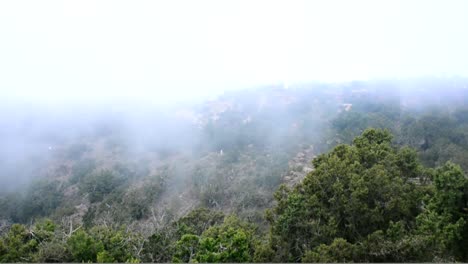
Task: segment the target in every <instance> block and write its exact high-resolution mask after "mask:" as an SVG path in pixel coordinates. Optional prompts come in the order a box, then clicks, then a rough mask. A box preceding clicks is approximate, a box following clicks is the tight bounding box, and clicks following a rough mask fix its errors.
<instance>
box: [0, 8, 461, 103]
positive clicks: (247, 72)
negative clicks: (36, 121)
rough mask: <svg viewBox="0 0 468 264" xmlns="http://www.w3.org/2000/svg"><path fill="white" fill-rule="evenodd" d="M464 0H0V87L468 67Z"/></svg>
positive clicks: (391, 74)
mask: <svg viewBox="0 0 468 264" xmlns="http://www.w3.org/2000/svg"><path fill="white" fill-rule="evenodd" d="M467 14H468V1H463V0H460V1H451V0H440V1H431V0H421V1H415V0H411V1H396V0H391V1H376V0H369V1H330V0H326V1H325V0H324V1H291V0H289V1H272V0H265V1H255V0H253V1H252V0H249V1H240V0H235V1H224V0H213V1H198V0H197V1H192V0H187V1H174V0H167V1H117V0H109V1H91V0H70V1H37V0H31V1H21V0H2V1H0V89H1V92H0V95H1V96H2V97H3V98H12V97H15V98H17V99H18V98H20V99H29V100H36V101H43V102H46V101H50V100H52V101H60V100H65V99H67V100H70V99H73V100H83V99H86V100H87V99H89V100H91V99H93V100H101V99H104V98H107V99H111V98H145V99H150V100H153V101H155V102H163V101H165V102H167V101H172V100H174V99H175V98H191V97H196V96H199V95H207V94H216V93H219V92H220V91H223V90H226V89H236V88H245V87H252V86H256V85H263V84H272V83H283V82H286V83H294V82H304V81H313V80H318V81H347V80H353V79H368V78H396V77H398V78H406V77H414V76H423V75H447V74H448V75H463V76H468V51H467V49H468V27H467V26H468V15H467Z"/></svg>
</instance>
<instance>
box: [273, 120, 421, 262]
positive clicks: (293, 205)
mask: <svg viewBox="0 0 468 264" xmlns="http://www.w3.org/2000/svg"><path fill="white" fill-rule="evenodd" d="M391 139H392V137H391V134H390V133H389V132H387V131H383V130H375V129H369V130H366V131H364V133H363V134H362V135H361V136H359V137H357V138H356V139H354V141H353V143H354V144H353V145H351V146H348V145H339V146H337V147H335V148H334V149H333V150H332V151H331V152H330V153H326V154H322V155H320V156H319V157H317V158H316V159H315V160H314V161H313V164H314V167H315V170H314V171H313V172H311V173H310V174H309V175H307V177H306V178H305V179H304V181H303V182H302V184H300V185H298V186H297V187H296V188H295V189H294V190H288V189H285V188H282V189H280V190H278V192H277V193H276V195H275V198H276V199H277V201H278V205H277V206H276V207H275V208H274V209H273V211H272V212H270V214H269V221H270V223H271V225H272V234H273V236H274V237H276V236H277V237H278V238H274V239H276V240H281V241H282V244H280V245H278V247H286V249H283V251H284V254H286V255H284V256H282V257H281V259H283V261H299V260H300V259H301V257H302V256H303V255H304V254H305V252H306V251H310V250H313V249H314V250H315V248H316V247H318V246H320V245H322V244H324V245H327V244H330V245H333V238H342V239H344V240H346V241H347V243H356V242H358V241H361V240H363V239H365V238H366V237H367V236H368V235H370V234H372V233H373V232H375V231H377V230H386V229H387V228H388V227H389V225H390V223H391V222H392V221H405V222H408V223H412V222H414V221H415V217H416V216H417V214H418V212H419V205H420V199H419V198H418V197H419V191H418V186H417V185H415V184H413V183H412V181H409V178H410V177H414V176H415V175H419V173H420V167H419V165H418V164H414V163H415V162H416V161H415V160H414V155H412V154H411V152H409V151H408V150H402V151H398V150H396V149H395V148H393V147H392V145H391ZM342 242H343V241H341V242H339V243H340V245H341V244H343V243H342ZM337 243H338V242H337ZM332 249H333V247H331V248H327V247H323V248H321V249H320V250H321V251H327V250H332ZM317 250H319V249H317ZM317 250H315V251H310V252H309V253H308V257H310V258H312V259H313V258H314V256H315V255H316V254H319V253H318V252H319V251H317ZM314 252H315V253H314ZM314 254H315V255H314ZM322 260H323V261H328V260H327V259H322ZM330 261H332V260H330ZM336 261H341V260H340V259H336Z"/></svg>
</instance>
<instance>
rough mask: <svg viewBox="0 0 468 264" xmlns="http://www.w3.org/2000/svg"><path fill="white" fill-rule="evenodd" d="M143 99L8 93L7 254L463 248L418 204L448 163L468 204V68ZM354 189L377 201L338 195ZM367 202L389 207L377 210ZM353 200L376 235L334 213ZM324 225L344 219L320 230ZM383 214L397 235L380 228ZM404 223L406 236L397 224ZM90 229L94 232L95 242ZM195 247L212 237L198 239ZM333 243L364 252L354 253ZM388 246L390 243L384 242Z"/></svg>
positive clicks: (91, 256) (121, 256)
mask: <svg viewBox="0 0 468 264" xmlns="http://www.w3.org/2000/svg"><path fill="white" fill-rule="evenodd" d="M133 99H135V98H133ZM143 101H145V100H141V101H138V100H133V101H131V100H128V101H125V100H122V101H120V103H119V104H118V103H109V102H104V101H103V102H102V103H98V102H96V103H93V104H91V103H89V102H87V103H86V102H84V101H78V100H76V101H64V102H61V103H60V104H50V103H47V104H41V103H40V102H38V103H37V104H30V103H29V104H26V103H24V102H20V101H18V102H14V101H9V102H5V103H4V104H2V106H1V111H0V113H1V117H0V120H1V123H2V124H1V126H2V128H3V130H2V134H1V137H0V141H1V142H0V143H1V145H2V148H1V150H0V161H1V162H0V173H1V174H0V175H1V177H0V183H1V185H0V186H1V188H0V209H1V210H0V234H1V235H2V237H3V238H2V240H1V241H2V244H1V245H2V247H0V253H1V254H3V255H1V254H0V255H1V256H3V259H2V261H6V262H10V261H17V260H18V258H17V257H16V256H22V258H24V259H21V260H26V261H31V262H37V261H40V262H50V261H64V262H68V261H83V260H87V261H92V262H96V261H97V262H114V261H118V262H122V261H135V262H139V261H144V262H168V261H173V262H180V261H182V262H189V261H193V260H197V261H202V262H205V261H206V262H211V261H215V262H251V261H255V262H265V261H286V262H298V261H301V260H302V261H308V262H317V261H336V260H346V261H357V262H361V261H380V260H386V261H394V262H398V261H400V260H418V261H419V260H426V261H433V260H435V259H439V258H446V259H449V260H451V259H454V258H456V259H463V253H457V252H458V251H452V250H453V249H454V248H458V246H459V245H463V243H462V242H460V241H462V240H457V239H458V238H457V239H456V240H454V241H455V242H453V243H455V244H456V245H457V246H453V245H455V244H452V246H450V247H447V246H446V245H445V244H443V245H442V244H437V243H435V244H433V243H434V242H431V241H433V240H432V239H433V236H434V233H433V232H436V231H434V230H433V229H427V228H429V227H427V226H424V225H423V224H422V223H421V222H419V221H421V220H419V219H422V218H423V217H430V215H428V214H430V213H431V214H432V213H433V212H432V211H428V210H433V209H425V207H421V205H420V203H423V201H426V202H429V203H430V204H432V203H434V205H431V206H436V204H435V203H436V200H434V199H439V198H430V197H445V196H444V195H446V194H449V193H451V192H452V191H447V190H446V189H443V188H451V187H443V188H442V189H441V193H438V190H439V189H438V188H439V187H438V185H437V184H439V183H441V182H443V181H442V178H440V177H448V178H447V179H445V180H444V181H452V180H453V181H456V182H454V183H449V185H447V186H458V187H454V188H455V189H456V190H455V189H454V190H453V192H454V193H456V192H459V193H458V194H457V195H458V196H457V197H459V198H456V199H461V200H457V202H456V203H457V204H458V206H460V208H461V209H460V210H461V212H464V210H465V209H464V208H465V207H466V203H465V202H464V201H465V200H463V199H465V198H463V197H464V196H463V195H464V194H463V193H465V189H463V188H465V187H460V186H468V185H464V184H465V183H463V182H464V181H466V176H465V175H466V171H467V170H468V162H467V159H466V157H468V118H467V116H468V80H467V79H465V78H458V77H457V78H455V77H452V78H448V77H447V78H435V77H432V78H419V79H409V80H405V81H403V80H381V81H377V80H376V81H352V82H341V83H326V82H310V83H302V84H301V83H297V84H288V85H284V84H283V85H276V86H274V85H272V86H263V87H256V88H251V89H245V90H236V91H225V92H224V93H223V94H221V95H219V96H213V97H212V98H211V99H206V98H203V99H201V98H194V100H193V101H184V102H174V103H170V104H169V103H166V104H164V105H161V104H157V103H150V102H148V100H146V101H145V103H142V102H143ZM390 143H391V144H390ZM348 159H351V161H349V160H348ZM342 164H347V165H344V167H343V165H342ZM455 164H458V165H455ZM346 170H352V171H349V172H347V171H346ZM355 171H356V172H355ZM443 175H445V176H443ZM356 177H357V178H356ZM360 177H364V178H360ZM315 179H317V180H315ZM318 179H320V180H318ZM341 181H343V184H346V185H347V186H348V187H346V189H342V187H341V186H342V185H340V184H341V183H340V182H341ZM355 181H356V182H355ZM362 184H364V185H366V187H365V189H360V188H361V187H362V188H364V187H363V185H362ZM450 184H456V185H450ZM460 184H461V185H460ZM327 190H333V191H327ZM310 192H312V193H310ZM348 192H350V193H348ZM340 193H341V194H340ZM363 193H367V195H363ZM338 194H340V195H341V196H337V195H338ZM423 194H426V196H424V195H423ZM306 195H311V196H308V197H323V199H325V200H324V201H323V204H316V203H315V202H314V200H310V201H309V202H310V203H312V205H309V204H308V203H309V202H305V201H308V200H306V199H305V198H300V197H306ZM315 195H321V196H315ZM327 195H329V196H327ZM432 195H433V196H432ZM440 195H442V196H440ZM454 195H455V194H454ZM298 197H299V198H298ZM337 197H338V198H337ZM340 197H341V198H340ZM346 197H348V198H346ZM368 197H374V198H373V199H375V200H372V199H369V198H368ZM415 197H416V198H415ZM428 197H429V198H430V199H429V198H428ZM295 199H300V200H295ZM311 199H322V198H311ZM335 199H340V200H339V202H336V203H335V202H333V201H335ZM342 199H344V200H342ZM427 199H429V200H427ZM440 199H445V198H440ZM447 199H448V198H447ZM437 201H438V200H437ZM355 202H356V203H358V202H360V203H368V204H365V205H364V204H356V205H349V206H351V207H349V209H345V208H341V206H344V204H347V203H355ZM437 203H438V202H437ZM389 204H392V205H391V206H389ZM353 206H356V207H353ZM337 208H341V209H337ZM362 208H374V209H369V210H382V211H385V212H386V213H382V214H380V213H376V214H375V217H377V218H375V219H376V220H372V219H374V218H372V217H370V216H367V215H366V214H367V213H369V214H373V213H370V212H367V213H362V210H363V209H362ZM428 208H432V207H428ZM295 210H305V211H295ZM316 210H318V211H316ZM348 210H351V211H348ZM437 210H439V209H437ZM441 210H442V209H441ZM443 210H445V209H443ZM454 210H455V209H454ZM456 210H459V209H456ZM292 212H296V213H292ZM313 212H315V213H313ZM457 212H458V211H457ZM322 213H324V214H326V215H324V216H321V218H320V219H329V220H327V221H331V222H326V223H325V224H317V223H316V222H314V221H315V220H314V219H315V217H317V216H316V215H315V214H322ZM335 213H336V215H335ZM309 214H310V215H309ZM329 214H331V215H329ZM341 214H345V215H348V216H343V217H344V218H343V219H347V220H342V221H345V222H346V223H347V224H346V225H352V226H354V228H356V230H357V231H356V232H360V233H362V234H368V235H369V237H368V238H360V237H359V236H358V237H356V236H355V234H354V233H353V232H354V231H350V232H351V233H348V230H349V226H348V227H345V226H343V227H341V226H340V225H337V224H335V223H334V222H333V221H334V220H333V219H335V218H336V217H341V216H340V215H341ZM454 214H455V213H454ZM358 215H361V216H360V218H359V220H355V218H356V217H357V216H358ZM381 216H382V217H387V218H385V219H384V220H379V219H380V217H381ZM328 217H330V218H328ZM451 217H452V216H451ZM291 219H296V220H291ZM308 219H312V220H308ZM449 219H452V220H449ZM457 219H458V218H457V217H456V216H455V215H454V216H453V218H440V219H439V220H428V221H441V222H440V223H439V224H440V226H441V227H442V228H444V226H450V225H453V223H454V222H453V221H455V222H456V221H458V222H456V223H457V225H458V224H460V223H461V222H460V221H461V220H457ZM460 219H463V218H460ZM289 221H297V222H298V223H301V224H300V225H294V224H290V223H289ZM308 221H312V222H308ZM366 221H370V222H366ZM372 221H373V222H372ZM394 221H399V222H396V224H394V223H395V222H394ZM403 221H404V222H403ZM443 221H448V222H443ZM33 223H34V224H33ZM403 223H407V224H408V227H404V226H403ZM314 225H317V226H315V227H314ZM400 225H401V226H400ZM316 228H318V229H320V230H329V229H330V228H331V229H334V230H335V231H333V232H342V233H340V235H339V236H338V235H337V236H334V235H332V234H326V233H324V234H318V233H315V232H316V231H314V230H316ZM369 228H370V229H369ZM398 228H399V229H398ZM430 228H433V227H430ZM460 228H463V225H460V226H459V227H456V228H455V227H454V229H453V232H455V233H459V232H462V231H460V230H461V229H460ZM283 229H285V230H288V231H286V233H283V231H282V230H283ZM381 229H382V230H386V231H385V232H386V233H384V237H378V236H382V235H381V233H379V232H382V230H381ZM394 229H398V230H400V231H398V232H403V233H402V235H401V238H393V237H391V236H393V235H391V233H389V232H393V231H391V230H394ZM27 230H30V231H27ZM340 230H341V231H340ZM427 230H429V231H427ZM431 230H432V231H431ZM28 232H29V233H28ZM213 232H214V233H213ZM226 232H227V233H226ZM230 232H234V233H232V234H231V233H230ZM387 232H388V233H387ZM395 232H396V231H395ZM437 232H439V231H437ZM450 232H452V231H450ZM291 233H292V235H291ZM30 234H33V235H30ZM231 235H233V236H234V237H231ZM374 236H375V237H374ZM447 236H449V234H446V233H441V235H440V236H439V237H438V238H436V239H445V238H446V237H447ZM310 237H312V239H311V238H310ZM332 237H334V239H333V240H332V242H326V241H330V239H331V238H332ZM342 237H344V238H342ZM234 238H236V239H241V240H239V242H236V243H241V244H242V243H243V244H242V245H243V248H244V249H239V248H237V246H235V247H234V248H233V249H232V250H234V251H233V252H234V253H227V252H230V251H225V250H224V249H220V250H221V251H219V252H221V253H222V254H221V255H218V254H219V252H218V249H216V248H214V249H209V248H210V247H209V245H210V244H209V243H211V242H210V241H212V239H214V240H215V241H218V243H221V245H225V247H226V248H230V247H232V245H231V244H230V243H232V241H231V239H234ZM278 238H281V239H283V242H278V241H276V239H278ZM13 239H24V240H26V241H36V242H40V244H39V245H37V246H32V247H30V246H29V245H27V244H24V246H21V247H20V250H23V251H22V252H23V253H16V252H18V251H16V249H15V250H13V247H15V246H14V245H13V244H12V243H13V242H12V241H14V240H13ZM86 239H88V240H87V241H88V242H87V243H90V244H89V246H84V247H83V244H80V243H81V241H83V240H86ZM373 239H381V242H375V241H374V240H373ZM392 239H397V240H395V242H391V241H394V240H392ZM398 239H402V240H401V241H405V242H404V243H406V244H405V247H408V248H411V250H410V251H401V250H400V249H399V248H398V246H397V244H388V243H403V242H401V241H400V240H398ZM407 239H411V240H407ZM412 239H415V240H412ZM419 239H421V240H419ZM112 241H116V242H115V243H117V244H119V243H124V244H123V245H125V246H118V247H117V248H115V246H116V245H117V244H114V242H112ZM359 241H360V242H359ZM389 241H390V242H389ZM407 241H414V242H407ZM36 242H34V243H36ZM31 243H33V242H31ZM187 243H188V244H187ZM206 243H208V244H206ZM324 243H329V244H324ZM360 243H361V244H360ZM376 243H377V244H376ZM380 243H383V244H380ZM426 243H429V244H431V245H432V246H431V247H428V246H427V245H428V244H426ZM374 244H375V245H374ZM119 245H120V244H119ZM371 245H373V246H375V247H376V248H372V246H371ZM187 247H200V248H198V249H197V251H195V253H190V252H189V251H186V249H187ZM334 247H346V248H349V250H352V251H350V252H355V253H344V254H348V255H343V258H344V259H341V257H340V256H341V255H339V254H341V253H338V252H336V251H334V250H335V249H334ZM382 247H392V249H391V251H389V253H385V252H384V253H381V252H382V251H381V248H382ZM393 247H397V248H393ZM420 247H424V248H430V250H431V252H433V254H432V255H431V254H429V255H428V254H426V253H421V254H423V255H424V256H427V257H423V255H421V254H417V253H414V252H413V251H412V250H416V251H417V252H425V251H422V249H420ZM202 248H205V249H202ZM2 250H3V251H2ZM237 250H240V251H239V252H243V253H242V254H241V255H236V254H237V253H235V252H238V251H237ZM284 250H286V251H284ZM323 250H325V251H324V252H326V253H324V252H322V251H323ZM379 252H380V253H379ZM441 252H442V253H441ZM447 252H452V253H447ZM460 252H462V251H460ZM15 254H20V255H15ZM225 254H227V255H225ZM322 254H325V255H322ZM447 254H448V255H447ZM450 254H452V255H450ZM326 256H328V257H326Z"/></svg>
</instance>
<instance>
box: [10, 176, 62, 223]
mask: <svg viewBox="0 0 468 264" xmlns="http://www.w3.org/2000/svg"><path fill="white" fill-rule="evenodd" d="M62 200H63V193H62V190H61V187H60V185H59V183H58V182H55V181H48V180H40V181H36V182H34V183H33V184H31V185H30V186H29V188H28V190H27V192H26V196H25V197H24V198H23V199H22V201H21V206H20V208H19V209H20V210H22V211H21V213H20V215H19V219H16V220H17V221H19V222H27V221H29V220H31V219H33V218H37V217H44V216H49V215H51V214H52V212H53V211H55V210H56V209H57V207H58V206H59V205H60V204H61V203H62Z"/></svg>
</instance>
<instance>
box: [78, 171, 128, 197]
mask: <svg viewBox="0 0 468 264" xmlns="http://www.w3.org/2000/svg"><path fill="white" fill-rule="evenodd" d="M122 183H123V178H119V177H117V176H116V175H115V174H114V173H112V172H111V171H108V170H104V171H101V172H99V173H95V174H92V175H90V176H88V177H86V178H85V179H84V180H83V182H82V183H81V184H80V189H81V191H82V192H83V193H87V194H88V195H89V201H90V202H91V203H95V202H100V201H102V199H104V197H105V196H106V195H108V194H110V193H111V192H112V191H114V190H115V189H116V188H118V187H119V186H120V185H122Z"/></svg>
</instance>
